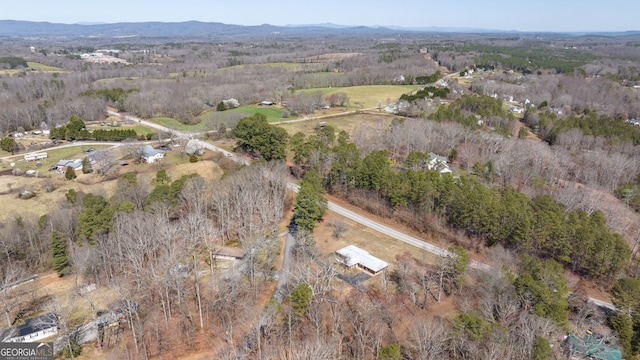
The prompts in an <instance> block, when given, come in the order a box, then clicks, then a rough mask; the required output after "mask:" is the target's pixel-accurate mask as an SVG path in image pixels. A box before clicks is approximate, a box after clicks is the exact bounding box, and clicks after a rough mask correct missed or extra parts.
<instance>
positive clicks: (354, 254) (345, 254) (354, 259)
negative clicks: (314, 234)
mask: <svg viewBox="0 0 640 360" xmlns="http://www.w3.org/2000/svg"><path fill="white" fill-rule="evenodd" d="M336 255H337V260H338V262H340V263H341V264H343V265H344V266H346V267H348V268H352V267H354V266H357V267H359V268H361V269H362V270H364V271H367V272H369V273H371V274H373V275H376V274H378V273H380V272H381V271H382V270H384V269H385V268H386V267H387V266H389V264H388V263H387V262H385V261H382V260H380V259H378V258H377V257H375V256H372V255H371V254H369V253H368V252H367V251H365V250H362V249H360V248H359V247H357V246H355V245H349V246H346V247H343V248H342V249H340V250H338V251H336Z"/></svg>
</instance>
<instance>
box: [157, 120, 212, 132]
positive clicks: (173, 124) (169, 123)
mask: <svg viewBox="0 0 640 360" xmlns="http://www.w3.org/2000/svg"><path fill="white" fill-rule="evenodd" d="M149 121H151V122H153V123H156V124H158V125H162V126H165V127H168V128H171V129H175V130H178V131H193V132H198V131H206V130H208V128H207V124H206V123H205V122H204V121H201V122H199V123H197V124H195V125H187V124H183V123H181V122H180V121H178V120H175V119H171V118H166V117H160V118H153V119H149Z"/></svg>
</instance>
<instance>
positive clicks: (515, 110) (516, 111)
mask: <svg viewBox="0 0 640 360" xmlns="http://www.w3.org/2000/svg"><path fill="white" fill-rule="evenodd" d="M510 111H511V112H512V113H514V114H522V113H523V112H524V109H523V108H521V107H519V106H512V107H511V109H510Z"/></svg>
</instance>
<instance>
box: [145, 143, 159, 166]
mask: <svg viewBox="0 0 640 360" xmlns="http://www.w3.org/2000/svg"><path fill="white" fill-rule="evenodd" d="M140 152H141V154H142V159H143V160H144V162H146V163H154V162H156V161H160V160H162V159H163V158H164V151H162V150H156V149H154V148H153V147H152V146H151V145H145V146H143V147H141V148H140Z"/></svg>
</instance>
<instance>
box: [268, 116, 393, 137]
mask: <svg viewBox="0 0 640 360" xmlns="http://www.w3.org/2000/svg"><path fill="white" fill-rule="evenodd" d="M393 119H394V117H393V116H388V115H383V114H380V115H372V114H368V113H359V114H351V115H345V116H336V117H329V118H322V119H318V120H313V119H312V120H309V121H300V122H291V123H282V124H279V125H278V126H280V127H282V128H283V129H285V130H287V133H288V134H289V135H293V134H295V133H297V132H302V133H304V134H305V135H311V134H313V133H314V131H315V129H316V127H317V125H318V122H320V121H322V122H326V123H327V125H331V126H333V127H334V128H335V129H336V130H338V131H341V130H344V131H346V132H347V133H349V134H353V130H354V129H355V128H356V127H357V126H360V125H363V124H369V125H371V126H376V125H380V124H386V125H388V124H391V121H393Z"/></svg>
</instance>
